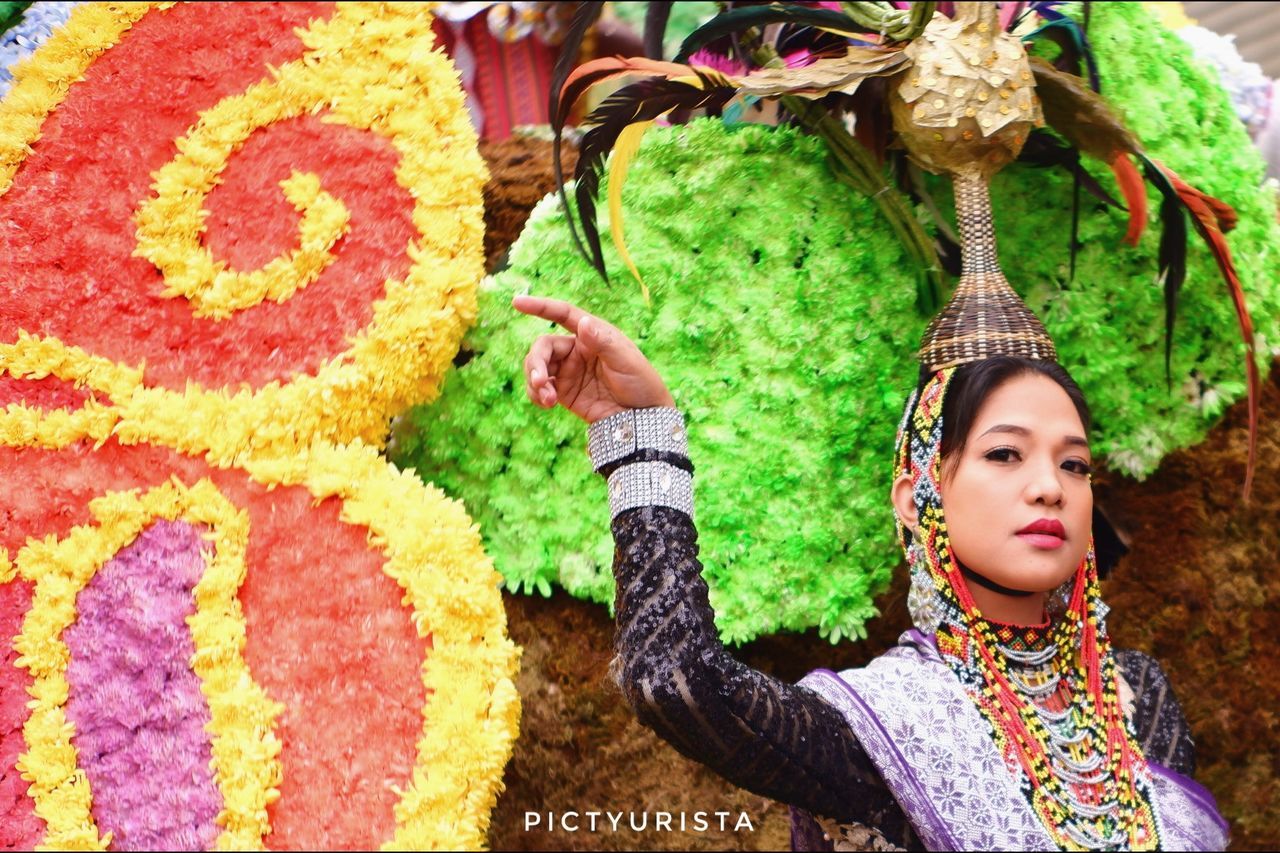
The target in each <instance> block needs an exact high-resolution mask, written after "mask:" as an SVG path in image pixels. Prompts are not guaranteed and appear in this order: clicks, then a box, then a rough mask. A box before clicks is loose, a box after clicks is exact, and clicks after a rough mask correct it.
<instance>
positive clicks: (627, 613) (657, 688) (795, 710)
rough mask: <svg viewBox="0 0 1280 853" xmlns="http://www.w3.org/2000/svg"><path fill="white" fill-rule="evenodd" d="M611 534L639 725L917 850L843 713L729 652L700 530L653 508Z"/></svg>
mask: <svg viewBox="0 0 1280 853" xmlns="http://www.w3.org/2000/svg"><path fill="white" fill-rule="evenodd" d="M613 535H614V540H615V542H616V545H617V550H616V553H615V557H614V566H613V570H614V575H615V576H616V579H617V599H616V604H617V634H616V636H615V641H614V647H615V651H616V653H617V656H616V657H615V658H614V661H613V676H614V678H615V680H616V681H617V682H618V685H619V687H620V688H621V689H622V692H623V694H624V695H625V696H626V698H627V700H628V702H629V703H630V704H631V705H632V706H633V707H634V708H635V711H636V714H637V716H638V717H639V719H640V721H641V722H642V723H644V724H645V725H647V726H649V727H650V728H652V729H653V730H654V731H655V732H657V733H658V735H660V736H661V737H662V738H663V739H665V740H666V741H668V742H669V743H670V744H671V745H672V746H674V747H675V748H676V749H677V750H679V751H680V752H681V753H683V754H684V755H686V756H688V757H690V758H692V759H694V760H696V761H699V762H701V763H703V764H706V765H707V766H709V767H711V768H712V769H713V770H715V771H716V772H717V773H719V774H720V775H722V776H723V777H725V778H726V779H728V780H729V781H730V782H732V783H733V784H735V785H738V786H740V787H743V788H746V789H748V790H750V791H753V792H755V793H757V794H761V795H762V796H766V797H771V798H772V799H775V800H779V801H781V802H784V803H788V804H790V805H792V806H795V807H797V808H799V809H803V810H806V811H808V812H811V813H813V814H817V815H822V816H823V817H827V818H831V819H834V820H837V821H841V822H851V821H856V822H858V823H863V824H867V825H869V826H873V827H876V828H878V829H879V830H880V831H881V833H882V834H883V835H885V837H886V839H887V840H890V841H891V842H893V843H896V844H899V845H902V846H909V845H912V842H913V841H914V836H913V834H912V833H911V830H910V827H909V825H908V824H907V822H906V819H905V815H903V813H902V810H901V808H900V807H899V806H898V805H897V803H896V802H895V801H894V799H893V797H892V795H891V794H890V793H889V791H888V789H887V788H886V787H885V785H884V783H883V781H882V780H881V779H880V776H879V774H878V772H877V771H876V769H875V766H874V765H873V764H872V762H871V760H870V759H869V758H868V757H867V755H866V753H865V752H864V751H863V750H862V748H861V746H860V745H859V743H858V741H857V739H856V738H855V737H854V735H853V732H852V730H851V729H850V728H849V726H848V724H847V723H846V722H845V720H844V718H843V717H842V716H840V714H839V712H838V711H836V710H835V709H834V708H833V707H832V706H830V705H828V704H827V703H826V702H825V701H824V700H823V699H821V698H820V697H819V696H818V695H817V694H816V693H814V692H812V691H810V690H808V689H807V688H804V687H801V686H798V685H794V684H787V683H785V682H782V681H779V680H778V679H775V678H772V677H770V676H768V675H765V674H764V673H761V672H758V671H756V670H753V669H751V668H750V667H748V666H746V665H745V664H743V663H741V662H740V661H738V660H736V659H734V658H733V657H732V656H731V655H730V654H729V653H728V652H727V651H726V650H725V648H724V646H723V645H722V644H721V643H720V640H719V637H718V636H717V634H716V629H715V624H714V622H713V611H712V609H711V606H710V604H709V603H708V600H707V585H706V583H705V582H704V581H703V579H702V575H701V569H702V567H701V564H700V563H699V562H698V559H697V555H698V545H697V530H696V529H695V528H694V524H693V520H692V519H691V518H689V516H688V515H686V514H685V513H683V512H681V511H679V510H676V509H671V508H668V507H663V506H645V507H640V508H637V509H630V510H626V511H625V512H622V513H620V514H619V515H618V516H617V518H615V519H614V522H613Z"/></svg>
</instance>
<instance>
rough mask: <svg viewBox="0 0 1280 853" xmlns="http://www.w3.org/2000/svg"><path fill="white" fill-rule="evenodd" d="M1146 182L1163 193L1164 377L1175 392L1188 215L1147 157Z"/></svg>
mask: <svg viewBox="0 0 1280 853" xmlns="http://www.w3.org/2000/svg"><path fill="white" fill-rule="evenodd" d="M1138 157H1139V159H1140V160H1141V161H1142V171H1143V174H1145V175H1146V177H1147V180H1148V181H1150V182H1151V183H1153V184H1155V187H1156V189H1158V190H1159V191H1160V197H1161V200H1160V255H1159V262H1160V278H1161V280H1163V281H1164V378H1165V383H1166V385H1167V386H1168V388H1169V390H1172V389H1173V373H1172V361H1173V324H1174V320H1175V318H1176V317H1177V312H1178V294H1179V292H1181V290H1182V283H1183V282H1184V281H1186V280H1187V237H1188V233H1187V213H1186V211H1185V210H1184V209H1183V205H1182V199H1181V198H1180V197H1179V196H1178V191H1177V190H1176V189H1174V187H1173V184H1171V183H1169V179H1168V178H1166V177H1165V176H1164V173H1163V172H1161V171H1160V169H1159V168H1157V167H1156V164H1155V163H1152V162H1151V161H1150V160H1149V159H1148V158H1147V157H1146V155H1143V154H1140V155H1138Z"/></svg>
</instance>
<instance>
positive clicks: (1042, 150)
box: [1018, 130, 1125, 210]
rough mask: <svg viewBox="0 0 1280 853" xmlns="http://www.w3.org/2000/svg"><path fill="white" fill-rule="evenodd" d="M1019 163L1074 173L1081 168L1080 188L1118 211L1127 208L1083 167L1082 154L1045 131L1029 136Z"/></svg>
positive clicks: (1036, 131)
mask: <svg viewBox="0 0 1280 853" xmlns="http://www.w3.org/2000/svg"><path fill="white" fill-rule="evenodd" d="M1018 162H1019V163H1025V164H1027V165H1029V166H1061V167H1062V168H1064V169H1066V170H1068V171H1072V170H1074V169H1075V168H1076V167H1077V166H1079V176H1080V186H1082V187H1084V189H1085V190H1086V191H1087V192H1088V193H1089V195H1091V196H1093V197H1094V198H1096V199H1097V200H1098V201H1100V202H1102V203H1103V204H1107V205H1110V206H1111V207H1114V208H1115V209H1116V210H1124V209H1125V206H1124V205H1123V204H1121V203H1120V202H1118V201H1116V199H1115V198H1114V197H1113V196H1112V195H1111V194H1110V193H1109V192H1107V191H1106V189H1105V188H1104V187H1103V186H1102V184H1100V183H1098V179H1097V178H1095V177H1094V176H1093V175H1091V174H1089V171H1088V170H1087V169H1085V168H1084V167H1083V165H1081V161H1080V152H1079V151H1078V150H1077V149H1076V148H1074V147H1072V146H1071V145H1069V144H1067V143H1066V142H1063V141H1061V140H1059V139H1058V138H1057V137H1056V136H1054V135H1053V134H1051V133H1048V132H1046V131H1043V130H1033V131H1031V133H1030V134H1028V135H1027V141H1026V143H1025V144H1024V145H1023V146H1022V153H1020V154H1019V155H1018Z"/></svg>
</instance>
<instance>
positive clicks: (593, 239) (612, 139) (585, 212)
mask: <svg viewBox="0 0 1280 853" xmlns="http://www.w3.org/2000/svg"><path fill="white" fill-rule="evenodd" d="M698 77H699V79H700V80H702V82H703V86H704V87H705V88H701V89H700V88H698V87H697V86H693V85H690V84H688V83H680V82H676V81H673V80H667V79H665V78H662V77H652V78H649V79H647V80H640V81H638V82H635V83H632V84H630V85H628V86H624V87H623V88H621V89H619V90H618V91H616V92H614V93H613V94H612V95H610V96H609V97H608V98H606V99H605V100H604V102H603V103H602V104H600V106H598V107H596V108H595V110H593V111H592V112H591V115H589V116H587V118H586V120H585V121H584V124H589V125H592V127H591V130H589V131H587V133H586V134H585V135H583V137H582V143H581V145H580V146H579V148H578V168H577V169H576V170H575V171H574V179H575V180H576V182H577V183H576V185H575V188H574V197H575V198H576V199H577V202H578V218H579V221H580V223H581V225H582V234H583V238H584V239H585V240H586V243H587V246H588V248H589V249H590V254H589V255H588V260H589V261H590V262H591V265H592V266H593V267H595V269H596V272H598V273H599V274H600V277H601V278H603V279H605V280H606V281H608V273H607V272H606V271H605V266H604V252H603V249H602V247H601V245H600V230H599V228H598V227H597V225H596V198H597V197H598V195H599V191H600V176H601V175H602V174H603V172H604V164H605V161H606V160H607V159H608V157H609V152H611V151H612V150H613V146H614V145H615V144H616V143H617V141H618V136H619V135H620V134H621V133H622V131H623V130H625V129H626V128H627V126H628V125H630V124H634V123H635V122H639V121H649V120H651V119H655V118H657V117H658V116H661V115H663V114H665V113H667V112H669V111H670V110H673V109H685V110H696V109H703V108H719V107H722V106H724V104H725V103H727V102H728V101H729V100H730V99H731V98H732V97H733V96H734V95H736V94H737V92H738V90H737V88H736V87H734V86H732V85H730V84H729V83H728V81H727V80H725V78H724V77H723V76H721V75H719V74H716V73H710V74H704V73H698ZM584 254H585V253H584Z"/></svg>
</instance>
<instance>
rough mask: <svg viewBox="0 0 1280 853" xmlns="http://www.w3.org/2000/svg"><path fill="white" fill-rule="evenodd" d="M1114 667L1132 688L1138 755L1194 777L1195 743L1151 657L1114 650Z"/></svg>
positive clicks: (1165, 679) (1184, 719)
mask: <svg viewBox="0 0 1280 853" xmlns="http://www.w3.org/2000/svg"><path fill="white" fill-rule="evenodd" d="M1115 656H1116V667H1117V668H1118V669H1119V670H1120V675H1121V677H1122V678H1124V680H1125V681H1126V682H1127V683H1128V685H1129V687H1130V689H1132V690H1133V697H1134V707H1133V714H1132V717H1131V719H1132V721H1133V728H1134V733H1135V734H1136V735H1137V737H1138V744H1139V746H1141V747H1142V754H1143V755H1144V756H1146V758H1147V760H1148V761H1154V762H1155V763H1156V764H1159V765H1160V766H1162V767H1167V768H1169V769H1170V770H1173V771H1175V772H1177V773H1181V774H1183V775H1184V776H1193V777H1194V776H1195V772H1196V745H1195V743H1194V742H1193V741H1192V739H1191V727H1190V726H1188V725H1187V718H1186V717H1185V716H1184V715H1183V713H1182V705H1180V704H1179V703H1178V698H1177V697H1176V696H1174V695H1173V688H1172V687H1170V686H1169V678H1168V677H1167V676H1166V675H1165V674H1164V670H1162V669H1161V668H1160V664H1158V663H1156V660H1155V658H1153V657H1151V656H1150V655H1147V654H1143V653H1142V652H1139V651H1136V650H1133V649H1117V650H1116V652H1115Z"/></svg>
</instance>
